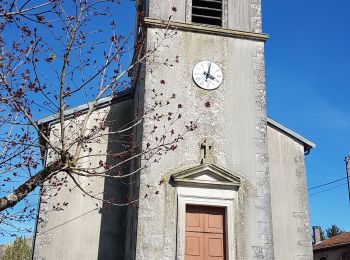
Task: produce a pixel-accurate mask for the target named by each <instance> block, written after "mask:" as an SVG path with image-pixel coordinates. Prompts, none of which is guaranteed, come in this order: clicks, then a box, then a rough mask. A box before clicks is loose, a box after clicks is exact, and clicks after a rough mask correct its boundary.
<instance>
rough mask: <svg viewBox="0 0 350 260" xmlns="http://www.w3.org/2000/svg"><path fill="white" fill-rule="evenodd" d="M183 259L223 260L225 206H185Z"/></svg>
mask: <svg viewBox="0 0 350 260" xmlns="http://www.w3.org/2000/svg"><path fill="white" fill-rule="evenodd" d="M185 233H186V234H185V243H186V245H185V260H225V251H226V250H225V247H226V246H225V208H222V207H208V206H198V205H187V206H186V230H185Z"/></svg>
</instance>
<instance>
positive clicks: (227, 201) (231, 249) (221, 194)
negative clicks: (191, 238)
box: [176, 187, 237, 260]
mask: <svg viewBox="0 0 350 260" xmlns="http://www.w3.org/2000/svg"><path fill="white" fill-rule="evenodd" d="M177 195H178V221H177V252H176V259H177V260H184V259H185V258H184V255H185V254H184V252H185V248H184V246H185V225H186V205H187V204H190V205H202V206H215V207H223V208H225V213H226V214H225V215H226V219H225V220H226V223H225V227H226V230H225V235H226V245H225V248H226V258H227V260H234V259H235V256H236V242H235V241H236V239H235V228H234V225H235V213H236V212H237V209H236V207H237V203H236V201H237V191H236V190H232V189H212V188H202V187H177Z"/></svg>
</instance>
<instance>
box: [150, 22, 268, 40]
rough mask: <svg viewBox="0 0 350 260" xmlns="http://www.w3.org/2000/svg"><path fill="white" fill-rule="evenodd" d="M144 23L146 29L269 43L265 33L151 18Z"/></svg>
mask: <svg viewBox="0 0 350 260" xmlns="http://www.w3.org/2000/svg"><path fill="white" fill-rule="evenodd" d="M144 23H145V26H146V27H158V28H175V29H177V30H181V31H189V32H197V33H204V34H212V35H219V36H224V37H231V38H240V39H248V40H254V41H262V42H265V41H267V40H268V38H269V36H268V35H267V34H264V33H253V32H243V31H236V30H231V29H225V28H219V27H209V26H202V25H197V24H190V23H182V22H174V21H166V20H160V19H154V18H149V17H146V18H145V19H144Z"/></svg>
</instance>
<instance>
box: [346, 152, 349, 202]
mask: <svg viewBox="0 0 350 260" xmlns="http://www.w3.org/2000/svg"><path fill="white" fill-rule="evenodd" d="M345 162H346V176H347V180H348V192H349V203H350V156H346V157H345Z"/></svg>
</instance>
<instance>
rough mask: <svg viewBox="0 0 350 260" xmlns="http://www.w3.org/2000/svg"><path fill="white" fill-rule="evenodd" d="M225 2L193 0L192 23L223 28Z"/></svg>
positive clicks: (220, 0)
mask: <svg viewBox="0 0 350 260" xmlns="http://www.w3.org/2000/svg"><path fill="white" fill-rule="evenodd" d="M222 1H223V0H193V1H192V22H193V23H201V24H209V25H216V26H222Z"/></svg>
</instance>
